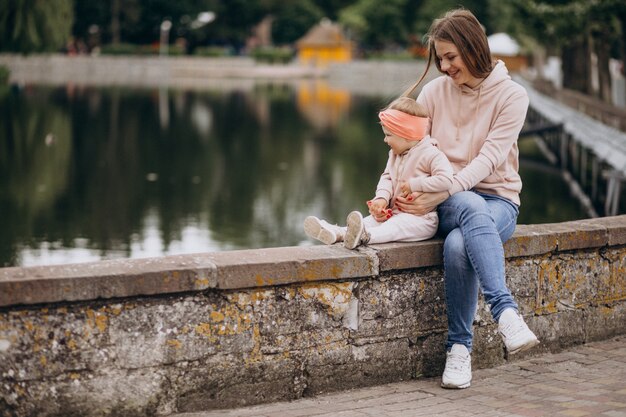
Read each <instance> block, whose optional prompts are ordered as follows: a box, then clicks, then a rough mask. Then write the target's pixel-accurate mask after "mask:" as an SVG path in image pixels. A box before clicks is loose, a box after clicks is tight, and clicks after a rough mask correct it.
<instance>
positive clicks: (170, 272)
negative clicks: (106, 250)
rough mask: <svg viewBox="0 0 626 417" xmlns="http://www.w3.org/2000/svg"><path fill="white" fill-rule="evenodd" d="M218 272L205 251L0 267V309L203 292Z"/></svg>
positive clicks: (211, 285)
mask: <svg viewBox="0 0 626 417" xmlns="http://www.w3.org/2000/svg"><path fill="white" fill-rule="evenodd" d="M215 274H216V269H215V265H214V264H213V263H212V262H211V260H210V259H209V258H207V257H205V256H202V255H176V256H165V257H161V258H147V259H132V260H131V259H116V260H109V261H98V262H87V263H82V264H68V265H49V266H35V267H23V268H22V267H15V268H0V307H2V306H10V305H19V304H38V303H54V302H61V301H81V300H96V299H99V298H118V297H120V298H121V297H133V296H140V295H155V294H168V293H178V292H186V291H201V290H205V289H207V288H210V287H214V286H215V283H216V279H217V278H216V275H215Z"/></svg>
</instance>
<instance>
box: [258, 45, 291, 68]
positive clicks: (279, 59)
mask: <svg viewBox="0 0 626 417" xmlns="http://www.w3.org/2000/svg"><path fill="white" fill-rule="evenodd" d="M250 55H252V57H253V58H254V59H255V61H258V62H267V63H270V64H274V63H280V64H286V63H288V62H290V61H291V60H292V59H293V56H294V53H293V50H292V49H291V48H287V47H280V48H277V47H266V48H256V49H254V50H253V51H252V53H251V54H250Z"/></svg>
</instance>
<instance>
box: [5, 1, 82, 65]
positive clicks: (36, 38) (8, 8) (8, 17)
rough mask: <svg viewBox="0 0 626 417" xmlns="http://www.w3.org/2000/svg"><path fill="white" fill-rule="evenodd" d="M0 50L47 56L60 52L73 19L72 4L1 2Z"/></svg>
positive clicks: (69, 2) (70, 2)
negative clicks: (48, 52) (52, 52)
mask: <svg viewBox="0 0 626 417" xmlns="http://www.w3.org/2000/svg"><path fill="white" fill-rule="evenodd" d="M1 3H3V4H2V5H0V50H4V51H12V52H22V53H30V52H46V51H56V50H59V49H60V48H62V47H63V46H64V45H65V43H66V42H67V40H68V39H69V36H70V31H71V28H72V23H73V19H74V13H73V2H72V0H56V1H45V0H2V2H1Z"/></svg>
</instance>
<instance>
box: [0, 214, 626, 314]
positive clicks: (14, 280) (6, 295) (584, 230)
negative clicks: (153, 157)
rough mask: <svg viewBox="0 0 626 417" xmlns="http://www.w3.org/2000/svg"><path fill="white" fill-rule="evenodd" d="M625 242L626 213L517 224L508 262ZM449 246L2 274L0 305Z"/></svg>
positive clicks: (359, 266) (287, 277) (221, 284)
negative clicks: (524, 257)
mask: <svg viewBox="0 0 626 417" xmlns="http://www.w3.org/2000/svg"><path fill="white" fill-rule="evenodd" d="M625 244H626V215H622V216H615V217H605V218H599V219H588V220H579V221H572V222H564V223H554V224H538V225H518V227H517V229H516V231H515V233H514V235H513V237H512V238H511V239H510V240H509V241H508V242H506V244H505V246H504V248H505V255H506V257H507V258H514V257H523V256H534V255H539V254H544V253H552V252H559V251H569V250H575V249H591V248H598V247H604V246H607V245H608V246H617V245H625ZM442 252H443V240H442V239H439V238H435V239H431V240H428V241H423V242H415V243H389V244H382V245H373V246H370V247H364V248H360V249H359V250H356V251H351V250H347V249H345V248H343V247H342V246H341V245H332V246H322V245H316V246H303V247H282V248H265V249H249V250H237V251H225V252H210V253H198V254H189V255H174V256H163V257H159V258H148V259H119V260H109V261H98V262H88V263H82V264H67V265H52V266H36V267H12V268H0V307H7V306H12V305H20V304H43V303H55V302H73V301H85V300H94V299H99V298H102V299H108V298H124V297H133V296H149V295H158V294H172V293H181V292H193V291H204V290H207V289H211V288H214V289H221V290H231V289H242V288H258V287H269V286H275V285H284V284H293V283H302V282H319V281H335V280H342V279H351V278H358V277H368V276H376V275H378V274H379V273H381V272H386V271H393V270H401V269H411V268H422V267H429V266H437V265H441V262H442Z"/></svg>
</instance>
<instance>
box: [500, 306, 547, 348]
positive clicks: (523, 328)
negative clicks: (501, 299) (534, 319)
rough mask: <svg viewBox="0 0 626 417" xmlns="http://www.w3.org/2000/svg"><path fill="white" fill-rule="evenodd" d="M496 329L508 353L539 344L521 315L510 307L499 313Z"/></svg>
mask: <svg viewBox="0 0 626 417" xmlns="http://www.w3.org/2000/svg"><path fill="white" fill-rule="evenodd" d="M498 331H499V332H500V334H501V335H502V340H503V341H504V346H506V350H507V351H508V352H509V355H513V354H515V353H517V352H521V351H523V350H527V349H530V348H531V347H533V346H536V345H538V344H539V340H538V339H537V336H535V334H534V333H533V332H532V331H531V330H530V329H529V328H528V326H527V325H526V323H525V322H524V319H523V318H522V316H521V315H520V314H519V313H518V312H517V311H515V310H514V309H512V308H507V309H506V310H504V311H503V312H502V314H501V315H500V320H498Z"/></svg>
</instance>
